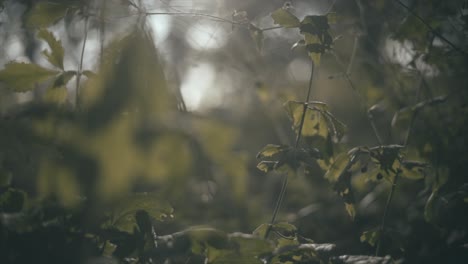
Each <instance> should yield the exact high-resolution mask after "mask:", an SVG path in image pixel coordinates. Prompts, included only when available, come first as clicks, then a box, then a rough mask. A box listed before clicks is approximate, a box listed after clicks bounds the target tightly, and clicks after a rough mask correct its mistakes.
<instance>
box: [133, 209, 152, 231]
mask: <svg viewBox="0 0 468 264" xmlns="http://www.w3.org/2000/svg"><path fill="white" fill-rule="evenodd" d="M135 220H136V223H137V225H138V228H139V229H140V231H141V232H142V233H150V232H151V230H152V227H153V226H152V224H151V217H150V215H149V214H148V212H146V211H145V210H138V211H136V213H135Z"/></svg>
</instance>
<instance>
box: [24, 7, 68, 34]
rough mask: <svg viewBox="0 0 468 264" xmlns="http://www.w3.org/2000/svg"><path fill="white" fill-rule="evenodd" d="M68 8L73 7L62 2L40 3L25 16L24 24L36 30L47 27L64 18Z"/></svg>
mask: <svg viewBox="0 0 468 264" xmlns="http://www.w3.org/2000/svg"><path fill="white" fill-rule="evenodd" d="M70 8H73V7H72V6H71V5H69V4H68V5H67V4H64V3H63V2H52V1H41V2H39V3H37V4H35V5H34V7H33V8H32V10H31V11H30V13H29V14H28V15H27V20H26V21H27V22H26V24H27V25H28V26H29V27H36V28H44V27H48V26H49V25H51V24H54V23H56V22H57V21H58V20H59V19H61V18H62V17H64V16H65V14H66V13H67V11H68V10H69V9H70Z"/></svg>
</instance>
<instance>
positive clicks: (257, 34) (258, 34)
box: [249, 24, 265, 53]
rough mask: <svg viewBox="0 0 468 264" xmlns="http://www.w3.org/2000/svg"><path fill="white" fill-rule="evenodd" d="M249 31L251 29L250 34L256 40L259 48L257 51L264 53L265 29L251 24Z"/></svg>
mask: <svg viewBox="0 0 468 264" xmlns="http://www.w3.org/2000/svg"><path fill="white" fill-rule="evenodd" d="M249 31H250V36H251V37H252V39H253V41H254V42H255V47H256V48H257V51H258V52H259V53H262V50H263V41H264V38H265V37H264V36H263V31H262V30H261V29H259V28H257V27H255V26H254V25H252V24H250V25H249Z"/></svg>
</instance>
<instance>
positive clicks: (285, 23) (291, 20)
mask: <svg viewBox="0 0 468 264" xmlns="http://www.w3.org/2000/svg"><path fill="white" fill-rule="evenodd" d="M271 17H272V18H273V21H274V23H275V24H277V25H280V26H282V27H285V28H295V27H299V26H300V24H301V22H300V21H299V19H298V18H297V17H296V16H295V15H293V14H291V13H290V12H289V11H288V10H286V9H284V8H279V9H277V10H276V11H274V12H273V13H271Z"/></svg>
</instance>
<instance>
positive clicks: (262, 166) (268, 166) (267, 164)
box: [257, 160, 278, 173]
mask: <svg viewBox="0 0 468 264" xmlns="http://www.w3.org/2000/svg"><path fill="white" fill-rule="evenodd" d="M276 164H278V162H277V161H266V160H264V161H260V162H259V163H258V164H257V168H258V169H259V170H261V171H263V172H265V173H266V172H270V171H272V170H274V169H275V168H276Z"/></svg>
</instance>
